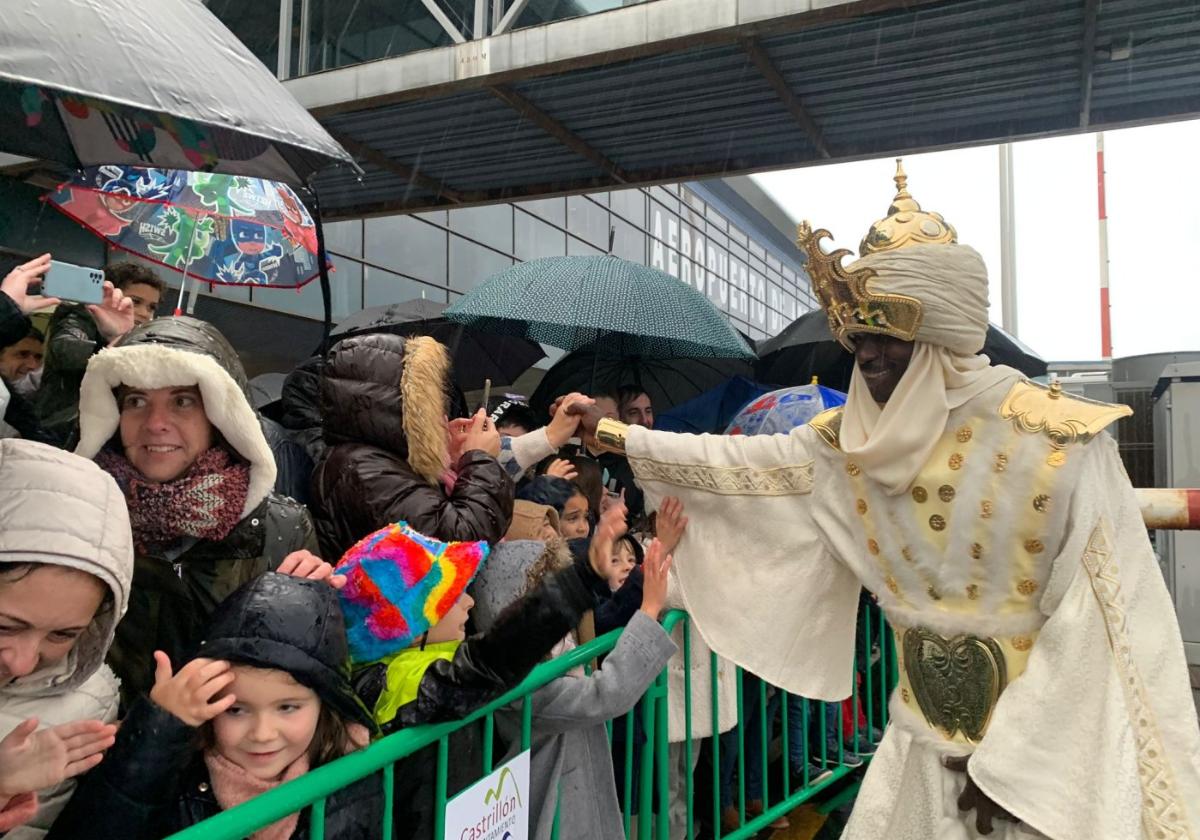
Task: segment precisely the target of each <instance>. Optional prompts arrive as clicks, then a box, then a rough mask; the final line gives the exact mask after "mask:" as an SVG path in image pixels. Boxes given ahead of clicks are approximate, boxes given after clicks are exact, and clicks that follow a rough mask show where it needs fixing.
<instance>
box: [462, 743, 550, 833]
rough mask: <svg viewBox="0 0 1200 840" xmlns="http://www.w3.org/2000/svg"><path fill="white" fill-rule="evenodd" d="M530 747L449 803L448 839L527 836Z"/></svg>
mask: <svg viewBox="0 0 1200 840" xmlns="http://www.w3.org/2000/svg"><path fill="white" fill-rule="evenodd" d="M528 836H529V750H526V751H525V752H523V753H521V754H520V755H518V756H516V757H515V758H514V759H513V760H512V761H510V762H508V763H507V764H503V765H501V766H500V767H497V768H496V769H495V770H493V771H492V773H491V774H490V775H488V776H486V777H484V778H482V779H480V780H479V781H478V782H476V783H475V784H473V785H471V786H470V787H469V788H467V789H466V790H464V791H463V792H462V793H460V794H459V795H458V796H456V797H454V798H453V799H451V800H450V801H449V802H447V803H446V834H445V840H527V838H528Z"/></svg>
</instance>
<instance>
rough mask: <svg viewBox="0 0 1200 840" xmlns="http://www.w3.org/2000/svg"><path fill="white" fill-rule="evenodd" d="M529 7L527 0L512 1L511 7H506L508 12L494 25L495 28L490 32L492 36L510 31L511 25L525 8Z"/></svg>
mask: <svg viewBox="0 0 1200 840" xmlns="http://www.w3.org/2000/svg"><path fill="white" fill-rule="evenodd" d="M528 5H529V0H512V5H511V6H509V7H508V11H507V12H505V13H504V16H503V17H502V18H500V20H499V21H498V22H497V23H496V28H495V29H493V30H492V34H493V35H503V34H504V33H505V32H507V31H508V30H510V29H512V25H513V24H514V23H516V21H517V17H518V16H520V14H521V12H523V11H525V7H526V6H528Z"/></svg>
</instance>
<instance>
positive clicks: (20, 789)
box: [0, 718, 117, 797]
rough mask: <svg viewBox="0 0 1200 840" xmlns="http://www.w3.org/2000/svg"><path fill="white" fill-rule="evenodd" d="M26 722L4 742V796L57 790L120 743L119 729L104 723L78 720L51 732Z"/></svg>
mask: <svg viewBox="0 0 1200 840" xmlns="http://www.w3.org/2000/svg"><path fill="white" fill-rule="evenodd" d="M37 725H38V721H37V718H30V719H29V720H26V721H23V722H21V723H19V724H17V726H16V727H15V728H14V729H13V730H12V731H11V732H9V733H8V734H7V735H5V736H4V738H3V740H0V796H3V797H14V796H16V795H17V794H22V793H29V792H31V791H38V790H44V789H45V788H48V787H54V786H55V785H57V784H59V783H60V782H62V781H63V780H64V779H70V778H73V777H75V776H78V775H79V774H81V773H86V772H87V771H88V770H91V769H92V768H93V767H95V766H96V765H97V764H99V763H100V758H101V756H102V754H103V753H104V751H105V750H106V749H108V748H109V747H111V746H112V745H113V742H114V741H116V734H117V728H116V727H115V726H113V725H112V724H109V723H105V722H104V721H102V720H77V721H72V722H71V723H63V724H59V725H58V726H52V727H49V728H47V729H42V730H39V729H38V728H37Z"/></svg>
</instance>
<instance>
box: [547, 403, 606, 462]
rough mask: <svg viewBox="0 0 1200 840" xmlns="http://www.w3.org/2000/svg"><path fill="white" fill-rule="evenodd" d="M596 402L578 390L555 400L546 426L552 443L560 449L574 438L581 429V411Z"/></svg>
mask: <svg viewBox="0 0 1200 840" xmlns="http://www.w3.org/2000/svg"><path fill="white" fill-rule="evenodd" d="M595 404H596V401H595V400H593V399H592V398H591V397H586V396H584V395H583V394H580V393H577V392H572V393H570V394H567V395H566V396H565V397H559V398H558V399H557V400H555V401H554V404H553V405H552V406H551V407H550V425H548V426H547V427H546V437H547V438H548V439H549V440H550V445H551V446H553V447H554V448H555V449H559V448H561V447H562V446H563V445H564V444H566V442H567V441H569V440H570V439H571V438H573V437H574V436H575V434H576V432H577V431H578V430H579V422H580V419H581V412H583V411H586V410H587V409H588V408H590V407H591V406H593V405H595Z"/></svg>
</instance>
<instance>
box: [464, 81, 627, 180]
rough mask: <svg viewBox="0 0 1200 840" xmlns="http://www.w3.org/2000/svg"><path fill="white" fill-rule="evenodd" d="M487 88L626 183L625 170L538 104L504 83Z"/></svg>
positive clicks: (571, 147)
mask: <svg viewBox="0 0 1200 840" xmlns="http://www.w3.org/2000/svg"><path fill="white" fill-rule="evenodd" d="M488 90H490V91H491V92H492V93H493V94H494V95H495V96H496V98H498V99H499V100H501V101H502V102H504V103H505V104H507V105H508V106H509V107H511V108H512V109H513V110H515V111H516V112H517V113H518V114H520V115H521V116H523V117H525V118H526V119H527V120H529V121H530V122H532V123H534V124H535V125H537V126H538V127H539V128H541V129H542V130H543V131H545V132H546V133H547V134H549V135H551V136H552V137H554V138H555V139H557V140H558V141H559V142H560V143H562V144H563V145H564V146H566V147H567V148H568V149H570V150H571V151H573V152H575V153H576V154H578V155H580V156H582V157H585V158H587V159H588V160H590V161H591V162H592V163H594V164H596V166H598V167H600V169H601V170H603V171H604V174H606V175H608V176H610V177H611V178H612V179H613V180H614V181H617V182H618V183H621V184H626V183H628V182H629V175H628V174H627V173H626V172H625V170H623V169H622V168H621V167H620V166H618V165H617V164H615V163H613V162H612V161H611V160H609V159H608V158H607V157H605V156H604V154H603V153H601V152H600V151H599V150H598V149H596V148H594V147H593V146H591V145H590V144H589V143H588V142H587V141H586V140H584V139H583V138H582V137H580V136H579V135H578V134H576V133H574V132H573V131H571V130H570V129H568V128H567V127H566V126H564V125H563V124H562V123H560V122H559V121H558V120H556V119H554V118H553V117H552V116H550V115H549V114H547V113H546V112H545V111H543V110H542V109H541V108H539V107H538V106H536V105H534V104H533V103H532V102H530V101H529V100H528V99H526V98H525V97H524V96H522V95H521V94H519V93H517V92H516V91H515V90H513V89H512V88H510V87H506V86H504V85H496V86H494V87H490V88H488Z"/></svg>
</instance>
